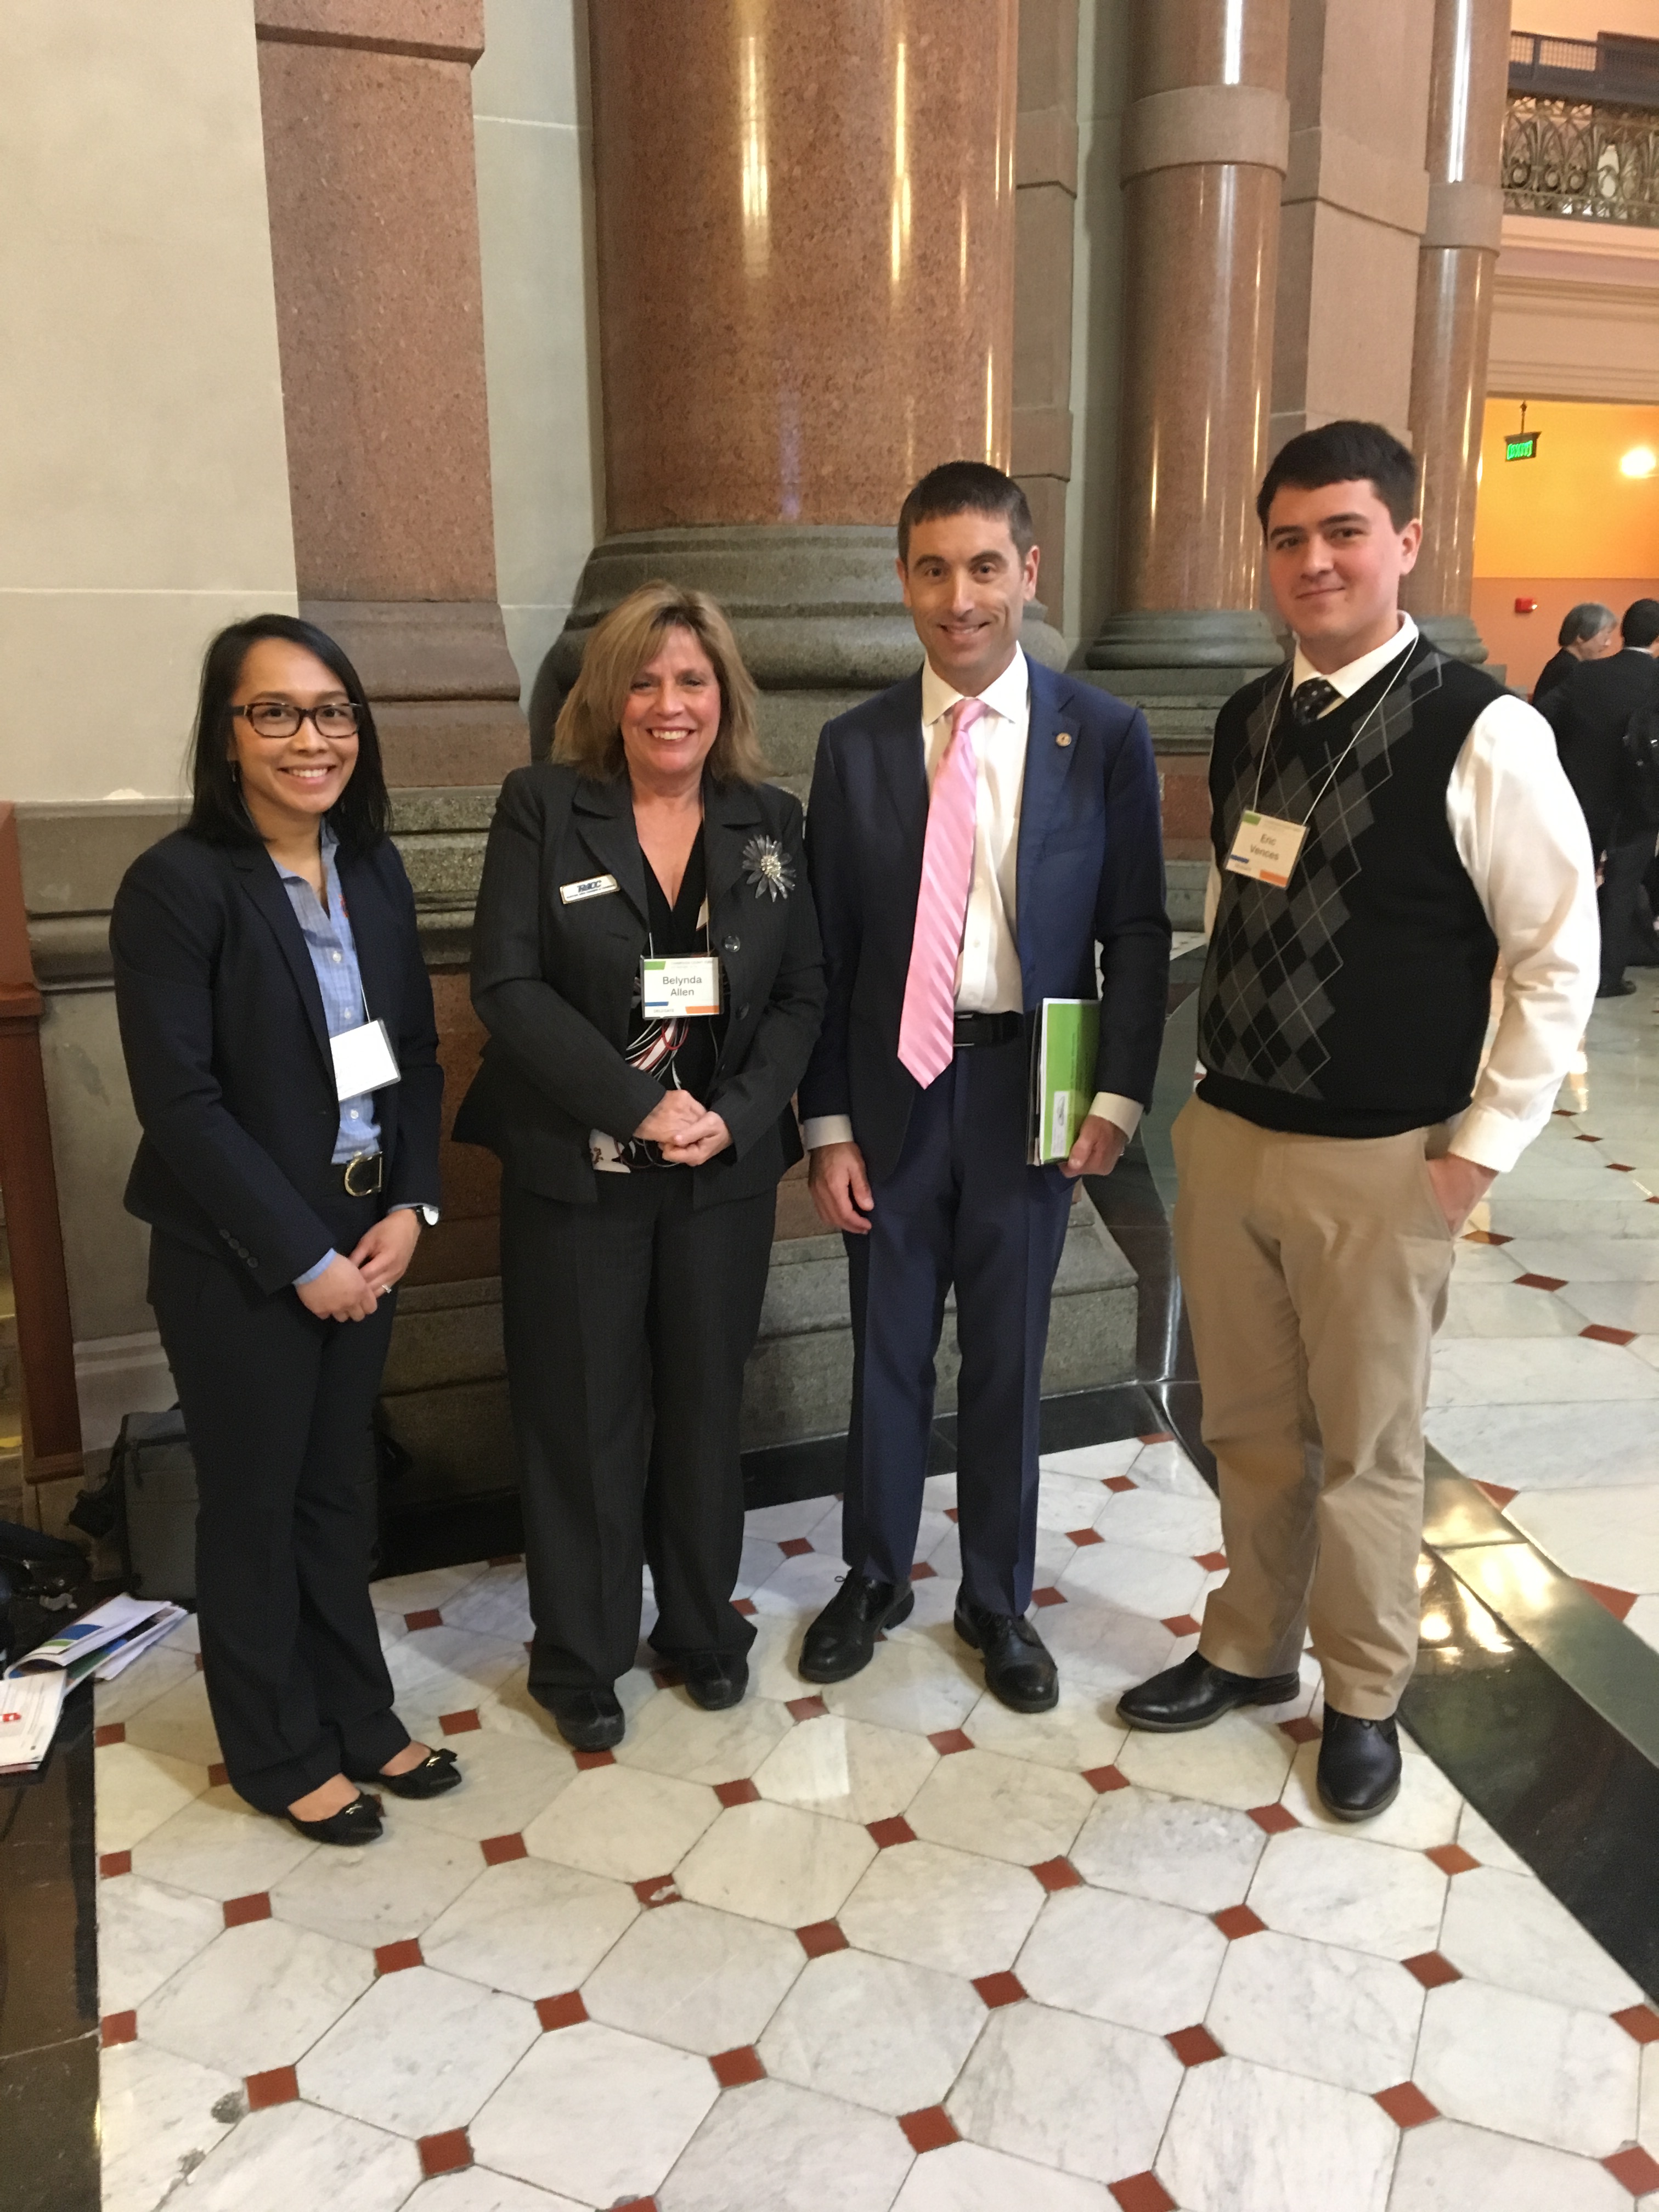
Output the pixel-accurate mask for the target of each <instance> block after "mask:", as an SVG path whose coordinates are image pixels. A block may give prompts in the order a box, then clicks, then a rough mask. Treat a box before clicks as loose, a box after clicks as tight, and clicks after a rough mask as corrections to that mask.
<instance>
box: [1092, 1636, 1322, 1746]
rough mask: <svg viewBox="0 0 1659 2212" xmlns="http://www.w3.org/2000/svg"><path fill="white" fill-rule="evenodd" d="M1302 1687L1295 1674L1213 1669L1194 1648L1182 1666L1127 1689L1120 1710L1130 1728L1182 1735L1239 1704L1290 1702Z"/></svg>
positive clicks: (1208, 1722)
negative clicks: (1251, 1672)
mask: <svg viewBox="0 0 1659 2212" xmlns="http://www.w3.org/2000/svg"><path fill="white" fill-rule="evenodd" d="M1301 1686H1302V1685H1301V1681H1300V1680H1299V1678H1298V1677H1297V1676H1296V1675H1295V1674H1266V1675H1256V1674H1229V1673H1228V1671H1227V1669H1226V1668H1225V1667H1212V1665H1211V1664H1210V1662H1209V1661H1208V1660H1207V1659H1206V1657H1205V1656H1204V1655H1203V1653H1202V1652H1201V1651H1190V1652H1188V1655H1187V1656H1186V1657H1185V1658H1184V1659H1183V1660H1182V1662H1181V1663H1180V1665H1179V1666H1177V1667H1166V1668H1164V1672H1163V1673H1162V1674H1154V1675H1153V1676H1152V1680H1151V1681H1150V1682H1141V1683H1139V1684H1138V1685H1137V1686H1136V1687H1135V1688H1134V1689H1133V1690H1126V1691H1125V1692H1123V1695H1122V1696H1121V1698H1120V1699H1118V1701H1117V1710H1118V1712H1119V1714H1120V1716H1121V1718H1123V1719H1124V1720H1126V1721H1127V1722H1128V1723H1129V1725H1130V1727H1131V1728H1138V1729H1148V1730H1150V1731H1151V1732H1152V1734H1153V1735H1181V1734H1182V1731H1183V1730H1185V1729H1201V1728H1208V1726H1209V1725H1210V1723H1211V1722H1212V1721H1218V1720H1219V1719H1220V1718H1221V1716H1222V1715H1223V1713H1230V1712H1231V1711H1233V1709H1234V1708H1235V1706H1237V1705H1285V1704H1288V1702H1289V1701H1290V1699H1292V1698H1293V1697H1295V1695H1296V1693H1297V1691H1298V1690H1299V1689H1300V1688H1301Z"/></svg>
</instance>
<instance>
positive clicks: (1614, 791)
mask: <svg viewBox="0 0 1659 2212" xmlns="http://www.w3.org/2000/svg"><path fill="white" fill-rule="evenodd" d="M1618 636H1619V649H1618V650H1616V651H1615V652H1613V653H1612V654H1610V655H1609V656H1607V658H1605V659H1597V660H1588V661H1586V662H1584V663H1583V665H1582V666H1580V667H1578V668H1576V669H1575V670H1574V671H1573V672H1572V674H1571V676H1569V677H1568V678H1567V679H1566V681H1565V683H1563V684H1557V686H1556V687H1555V689H1554V690H1553V691H1552V692H1550V693H1549V694H1548V696H1547V697H1546V698H1545V699H1544V700H1543V702H1542V703H1541V708H1540V711H1541V713H1542V714H1543V716H1544V718H1545V720H1547V722H1548V724H1549V726H1550V727H1551V728H1552V729H1553V731H1554V732H1555V742H1556V744H1557V746H1558V747H1559V750H1560V755H1561V765H1562V767H1563V768H1564V769H1565V770H1566V772H1567V781H1568V782H1569V783H1571V786H1572V787H1573V790H1574V791H1575V793H1577V798H1578V803H1579V805H1581V806H1582V807H1583V810H1584V820H1585V821H1586V823H1588V824H1589V834H1590V843H1591V845H1592V847H1593V848H1595V853H1596V855H1597V858H1598V859H1599V860H1600V862H1601V888H1600V890H1598V892H1597V894H1596V897H1597V903H1598V905H1599V907H1600V909H1601V983H1600V985H1599V987H1598V988H1597V990H1596V994H1595V995H1596V997H1597V998H1598V999H1623V998H1628V997H1629V995H1630V994H1631V993H1632V991H1633V990H1634V989H1635V988H1636V986H1635V984H1634V983H1632V982H1631V981H1629V979H1628V978H1627V977H1626V974H1625V969H1626V967H1628V966H1629V965H1630V964H1631V963H1632V961H1636V962H1638V963H1639V964H1640V965H1642V966H1644V967H1650V966H1652V965H1653V964H1654V957H1655V956H1654V945H1653V931H1652V928H1651V927H1650V926H1648V925H1647V924H1646V923H1645V922H1641V923H1638V903H1639V902H1640V900H1641V896H1642V878H1643V876H1644V873H1645V872H1646V870H1647V868H1648V866H1649V864H1650V861H1651V860H1652V859H1653V857H1654V842H1655V835H1656V831H1655V825H1654V823H1652V821H1651V820H1646V819H1644V818H1643V816H1642V812H1641V810H1640V809H1639V808H1638V806H1637V805H1635V793H1634V792H1633V790H1632V785H1631V781H1630V774H1629V769H1628V766H1627V763H1626V753H1625V732H1626V730H1627V729H1628V728H1629V726H1630V721H1631V717H1632V715H1633V714H1636V713H1637V712H1638V710H1639V709H1641V708H1654V707H1659V659H1656V658H1655V656H1656V654H1659V599H1636V600H1633V601H1632V604H1631V605H1629V606H1628V607H1626V610H1625V617H1624V621H1623V622H1622V623H1621V624H1620V629H1619V632H1618ZM1644 931H1645V934H1646V938H1647V943H1646V944H1645V945H1643V944H1642V943H1641V941H1640V940H1641V937H1642V934H1643V933H1644Z"/></svg>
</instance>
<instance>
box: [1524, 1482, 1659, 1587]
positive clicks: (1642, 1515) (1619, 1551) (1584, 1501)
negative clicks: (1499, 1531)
mask: <svg viewBox="0 0 1659 2212" xmlns="http://www.w3.org/2000/svg"><path fill="white" fill-rule="evenodd" d="M1504 1511H1505V1514H1506V1515H1507V1516H1508V1518H1509V1519H1510V1520H1511V1521H1512V1522H1514V1523H1515V1525H1516V1528H1519V1529H1521V1530H1522V1532H1523V1533H1524V1534H1527V1535H1528V1536H1530V1537H1531V1539H1532V1541H1533V1542H1534V1544H1536V1545H1537V1547H1538V1548H1539V1550H1540V1551H1541V1552H1543V1553H1547V1555H1548V1557H1549V1558H1551V1559H1553V1560H1554V1562H1555V1564H1556V1565H1557V1566H1559V1567H1561V1568H1563V1569H1565V1571H1566V1572H1567V1573H1568V1574H1570V1575H1579V1576H1582V1577H1583V1578H1584V1579H1585V1580H1586V1581H1589V1582H1593V1583H1611V1584H1612V1586H1613V1588H1614V1589H1626V1590H1639V1591H1643V1592H1648V1593H1652V1592H1659V1511H1656V1510H1655V1498H1654V1496H1653V1494H1652V1493H1651V1492H1646V1491H1642V1490H1634V1489H1632V1488H1630V1487H1629V1486H1620V1487H1619V1488H1617V1489H1608V1490H1596V1489H1592V1488H1585V1489H1580V1490H1552V1491H1533V1490H1522V1492H1521V1493H1520V1495H1519V1496H1518V1497H1516V1498H1511V1499H1510V1503H1509V1504H1508V1505H1507V1506H1506V1507H1505V1508H1504Z"/></svg>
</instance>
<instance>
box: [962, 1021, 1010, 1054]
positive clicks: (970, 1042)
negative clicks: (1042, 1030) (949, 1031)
mask: <svg viewBox="0 0 1659 2212" xmlns="http://www.w3.org/2000/svg"><path fill="white" fill-rule="evenodd" d="M1024 1034H1025V1017H1024V1014H958V1015H957V1020H956V1045H957V1051H958V1052H960V1051H962V1050H963V1048H967V1049H969V1050H976V1049H979V1048H982V1047H984V1046H986V1045H987V1044H1012V1043H1014V1042H1016V1040H1017V1039H1018V1038H1020V1037H1023V1036H1024Z"/></svg>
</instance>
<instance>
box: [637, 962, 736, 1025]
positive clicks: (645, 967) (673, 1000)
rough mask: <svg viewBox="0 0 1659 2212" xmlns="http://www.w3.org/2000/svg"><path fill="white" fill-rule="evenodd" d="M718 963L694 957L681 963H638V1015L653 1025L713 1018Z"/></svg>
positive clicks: (716, 1006)
mask: <svg viewBox="0 0 1659 2212" xmlns="http://www.w3.org/2000/svg"><path fill="white" fill-rule="evenodd" d="M640 1011H641V1013H643V1014H645V1015H647V1017H648V1018H650V1019H651V1020H653V1021H663V1020H668V1019H670V1018H672V1017H673V1016H675V1015H677V1014H717V1013H719V1012H720V962H719V961H718V960H716V959H714V958H713V957H703V956H702V954H696V955H694V956H692V957H688V958H686V959H683V960H641V963H640Z"/></svg>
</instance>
